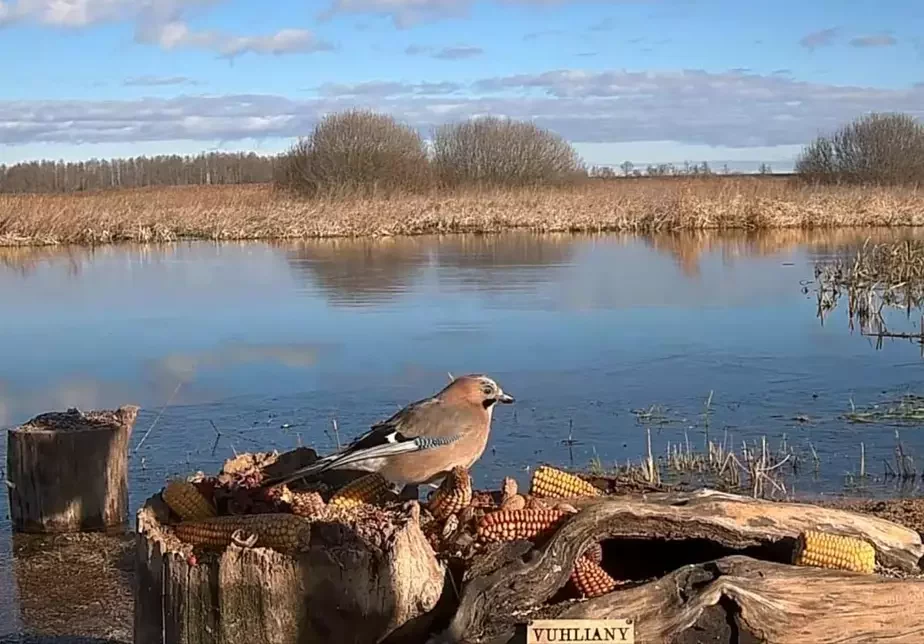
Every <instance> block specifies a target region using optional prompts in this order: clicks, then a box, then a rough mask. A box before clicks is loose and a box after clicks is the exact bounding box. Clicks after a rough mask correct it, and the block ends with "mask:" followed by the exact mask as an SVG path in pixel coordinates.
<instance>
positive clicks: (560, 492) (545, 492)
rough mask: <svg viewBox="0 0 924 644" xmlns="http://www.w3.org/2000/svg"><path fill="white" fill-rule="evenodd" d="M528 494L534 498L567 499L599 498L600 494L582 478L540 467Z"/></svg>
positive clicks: (547, 467)
mask: <svg viewBox="0 0 924 644" xmlns="http://www.w3.org/2000/svg"><path fill="white" fill-rule="evenodd" d="M530 494H533V495H535V496H544V497H556V498H569V497H577V496H600V495H601V494H602V492H601V491H600V490H598V489H597V488H596V487H594V486H593V485H591V484H590V483H588V482H587V481H585V480H584V479H582V478H579V477H577V476H575V475H574V474H569V473H568V472H563V471H561V470H557V469H555V468H554V467H549V466H548V465H540V466H539V467H538V468H536V471H535V472H534V473H533V478H532V483H531V487H530Z"/></svg>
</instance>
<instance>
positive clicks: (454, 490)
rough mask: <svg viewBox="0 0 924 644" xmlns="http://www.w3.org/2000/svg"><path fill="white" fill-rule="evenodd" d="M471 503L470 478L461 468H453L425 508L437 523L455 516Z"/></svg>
mask: <svg viewBox="0 0 924 644" xmlns="http://www.w3.org/2000/svg"><path fill="white" fill-rule="evenodd" d="M471 502H472V477H471V475H470V474H469V473H468V472H467V471H466V470H465V468H463V467H454V468H453V469H452V470H451V471H450V472H449V474H448V475H446V478H444V479H443V482H442V483H440V486H439V488H438V489H437V490H436V492H435V493H434V494H433V498H432V499H430V501H429V503H428V504H427V507H428V508H429V510H430V513H431V514H432V515H433V518H435V519H436V520H437V521H442V520H443V519H445V518H446V517H448V516H450V515H452V514H455V513H456V512H458V511H459V510H461V509H462V508H465V507H467V506H469V505H470V504H471Z"/></svg>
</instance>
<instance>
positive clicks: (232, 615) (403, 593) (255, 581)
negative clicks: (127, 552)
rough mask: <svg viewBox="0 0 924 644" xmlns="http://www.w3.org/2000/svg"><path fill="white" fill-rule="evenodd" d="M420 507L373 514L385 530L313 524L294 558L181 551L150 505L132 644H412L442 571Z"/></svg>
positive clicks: (140, 547) (141, 525) (261, 551)
mask: <svg viewBox="0 0 924 644" xmlns="http://www.w3.org/2000/svg"><path fill="white" fill-rule="evenodd" d="M419 512H420V509H419V506H418V505H417V504H416V503H413V502H412V503H409V504H407V505H405V506H403V507H402V508H401V509H400V510H394V511H388V512H384V511H382V510H377V511H376V517H377V518H378V519H381V518H382V517H383V516H387V517H388V519H389V522H388V524H387V525H383V524H376V525H371V524H370V521H369V520H368V519H364V518H363V517H358V518H357V519H356V521H355V522H341V521H339V520H327V519H324V520H320V519H319V520H316V521H314V522H312V523H310V524H306V526H307V527H308V529H309V530H310V535H309V536H308V537H307V545H306V546H305V547H304V548H302V549H300V550H298V551H293V552H278V551H276V550H273V549H270V548H261V547H254V548H248V547H241V546H239V545H233V544H232V545H230V546H228V547H227V548H225V549H223V550H221V551H219V552H214V553H211V552H209V553H206V552H196V553H195V555H194V557H195V558H194V559H193V558H191V557H190V555H191V554H192V552H191V550H192V549H191V548H190V547H189V546H188V545H184V544H182V543H179V542H178V541H177V540H176V538H175V537H174V536H173V535H172V534H171V531H170V528H169V526H165V525H164V520H165V519H164V517H165V516H166V513H165V512H163V510H162V507H161V505H160V503H159V502H158V499H157V497H153V498H152V499H151V500H149V502H148V503H147V504H146V505H145V507H143V508H142V509H141V510H140V511H139V512H138V525H137V547H136V557H137V559H136V568H137V586H136V589H135V640H134V641H135V643H136V644H193V643H196V644H232V643H240V642H247V644H295V643H299V644H301V643H307V642H344V643H353V644H367V643H368V644H373V643H376V642H380V641H383V640H384V639H385V638H386V637H389V636H391V637H390V638H389V642H419V641H421V639H422V638H425V637H426V633H427V632H428V631H429V630H430V628H431V621H432V619H433V613H432V609H433V608H434V607H435V606H436V604H437V602H438V601H439V599H440V597H441V595H442V593H443V589H444V585H445V579H446V571H445V568H444V566H443V565H442V564H440V563H439V562H438V561H437V560H436V557H435V555H434V553H433V551H432V549H431V548H430V546H429V545H428V544H427V542H426V540H425V538H424V535H423V533H422V532H421V530H420V527H419V518H420V516H419Z"/></svg>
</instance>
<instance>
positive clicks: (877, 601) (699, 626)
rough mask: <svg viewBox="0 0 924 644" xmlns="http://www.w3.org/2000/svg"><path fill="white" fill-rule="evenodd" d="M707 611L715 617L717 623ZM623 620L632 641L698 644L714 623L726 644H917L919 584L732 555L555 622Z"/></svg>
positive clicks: (923, 599) (923, 613) (923, 619)
mask: <svg viewBox="0 0 924 644" xmlns="http://www.w3.org/2000/svg"><path fill="white" fill-rule="evenodd" d="M710 611H720V612H719V617H718V619H716V616H715V615H711V616H710V615H709V612H710ZM626 615H631V616H632V617H633V619H634V621H635V641H636V642H690V643H691V644H692V642H697V641H700V640H699V639H698V637H697V634H696V632H697V631H700V632H701V631H702V630H706V629H708V628H709V623H710V622H712V623H715V622H717V621H718V622H721V623H725V624H727V625H728V626H729V639H728V640H726V641H733V642H739V641H751V642H772V643H773V644H789V643H792V644H804V643H805V642H812V644H829V643H830V644H834V642H839V643H840V642H851V643H854V642H856V643H858V644H859V643H860V642H907V643H908V644H911V643H912V642H921V641H922V640H924V581H922V580H919V579H913V580H912V579H889V578H884V577H879V576H876V575H863V574H859V573H850V572H841V571H834V570H822V569H820V568H799V567H795V566H788V565H784V564H780V563H773V562H767V561H759V560H755V559H752V558H750V557H745V556H741V555H731V556H728V557H723V558H721V559H719V560H717V561H712V562H707V563H702V564H695V565H692V566H684V567H683V568H680V569H678V570H676V571H674V572H672V573H670V574H669V575H667V576H665V577H663V578H662V579H659V580H658V581H655V582H651V583H648V584H644V585H642V586H638V587H636V588H630V589H628V590H624V591H617V592H613V593H610V594H609V595H605V596H603V597H599V598H597V599H591V600H588V601H586V602H582V603H580V604H577V605H573V606H571V607H568V608H566V609H565V610H562V611H561V612H559V613H558V614H557V615H556V617H557V618H560V619H607V618H611V619H619V618H622V617H624V616H626ZM713 628H714V627H713Z"/></svg>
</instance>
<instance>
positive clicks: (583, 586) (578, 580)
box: [571, 554, 616, 597]
mask: <svg viewBox="0 0 924 644" xmlns="http://www.w3.org/2000/svg"><path fill="white" fill-rule="evenodd" d="M571 583H572V584H574V587H575V588H576V589H577V591H578V592H579V593H580V594H581V595H582V596H584V597H599V596H600V595H605V594H607V593H609V592H612V591H613V590H614V589H615V588H616V580H615V579H613V578H612V577H610V576H609V574H608V573H607V572H606V571H605V570H604V569H603V568H601V567H600V564H599V563H597V562H595V561H594V560H593V559H592V558H591V557H589V556H588V555H586V554H585V555H583V556H582V557H580V558H578V560H577V561H576V562H575V563H574V570H572V571H571Z"/></svg>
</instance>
